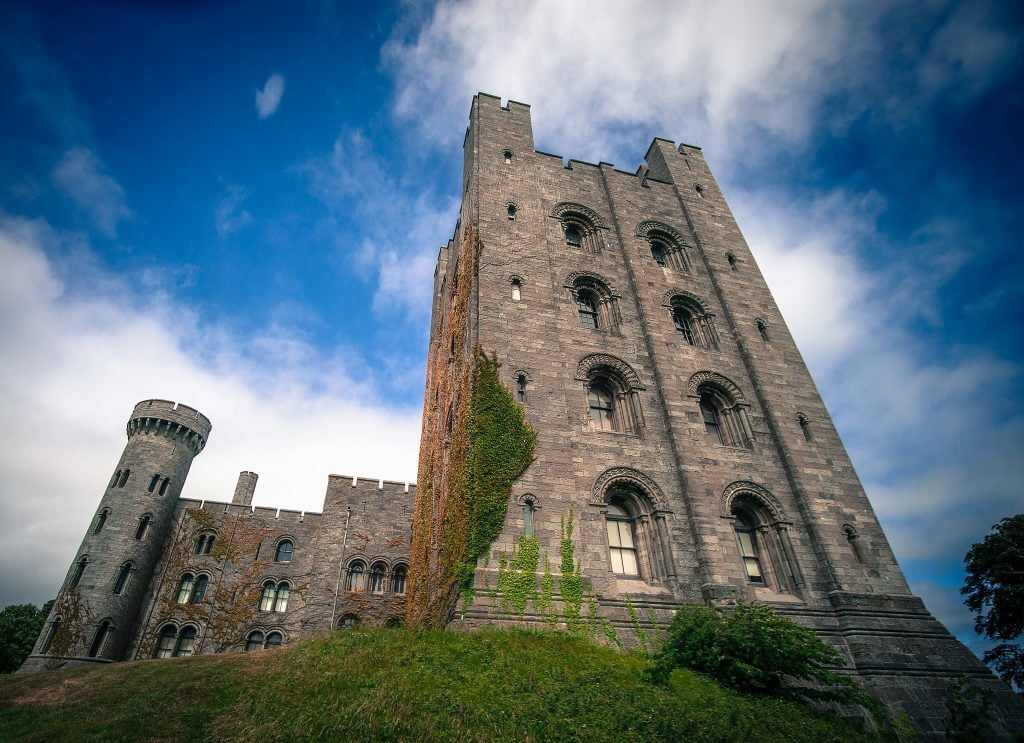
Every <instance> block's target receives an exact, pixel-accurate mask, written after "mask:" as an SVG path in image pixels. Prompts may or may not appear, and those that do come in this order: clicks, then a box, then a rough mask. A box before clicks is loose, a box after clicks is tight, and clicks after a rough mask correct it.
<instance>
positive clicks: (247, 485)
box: [231, 472, 259, 506]
mask: <svg viewBox="0 0 1024 743" xmlns="http://www.w3.org/2000/svg"><path fill="white" fill-rule="evenodd" d="M257 479H259V475H257V474H256V473H255V472H239V473H238V484H237V485H235V494H234V496H232V498H231V502H232V503H235V504H238V505H240V506H251V505H252V494H253V493H255V492H256V480H257Z"/></svg>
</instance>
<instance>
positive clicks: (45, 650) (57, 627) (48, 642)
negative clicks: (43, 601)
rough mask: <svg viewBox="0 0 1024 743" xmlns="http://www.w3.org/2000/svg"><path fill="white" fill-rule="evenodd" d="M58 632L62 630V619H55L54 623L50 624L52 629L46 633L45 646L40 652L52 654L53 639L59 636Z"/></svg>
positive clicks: (43, 645)
mask: <svg viewBox="0 0 1024 743" xmlns="http://www.w3.org/2000/svg"><path fill="white" fill-rule="evenodd" d="M58 630H60V617H54V618H53V621H52V622H50V628H49V630H48V631H47V633H46V637H45V638H44V639H43V644H42V645H41V646H40V648H39V651H40V652H42V653H48V652H50V646H51V645H53V638H55V637H56V636H57V632H58Z"/></svg>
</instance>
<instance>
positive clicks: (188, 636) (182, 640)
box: [174, 627, 196, 658]
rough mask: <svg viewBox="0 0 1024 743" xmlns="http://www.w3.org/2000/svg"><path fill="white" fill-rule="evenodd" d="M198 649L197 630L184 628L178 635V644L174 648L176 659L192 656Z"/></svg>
mask: <svg viewBox="0 0 1024 743" xmlns="http://www.w3.org/2000/svg"><path fill="white" fill-rule="evenodd" d="M195 647H196V628H195V627H183V628H182V630H181V632H179V633H178V642H177V643H176V644H175V646H174V657H176V658H186V657H188V656H190V655H192V652H193V651H194V650H195Z"/></svg>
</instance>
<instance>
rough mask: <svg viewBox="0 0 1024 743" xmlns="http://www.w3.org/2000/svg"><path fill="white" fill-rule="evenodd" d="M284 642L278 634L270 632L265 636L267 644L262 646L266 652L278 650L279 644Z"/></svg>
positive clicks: (282, 636)
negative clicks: (271, 649)
mask: <svg viewBox="0 0 1024 743" xmlns="http://www.w3.org/2000/svg"><path fill="white" fill-rule="evenodd" d="M283 642H284V635H282V634H281V633H280V632H270V633H268V634H267V643H266V645H264V647H265V648H267V649H268V650H269V649H270V648H279V647H281V643H283Z"/></svg>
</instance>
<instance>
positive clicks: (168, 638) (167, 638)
mask: <svg viewBox="0 0 1024 743" xmlns="http://www.w3.org/2000/svg"><path fill="white" fill-rule="evenodd" d="M177 639H178V630H177V628H176V627H175V626H174V625H173V624H168V625H167V626H166V627H164V628H163V629H162V630H160V634H159V635H158V636H157V641H156V650H155V651H154V653H153V657H154V658H170V657H171V656H173V655H174V644H175V642H176V641H177Z"/></svg>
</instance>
